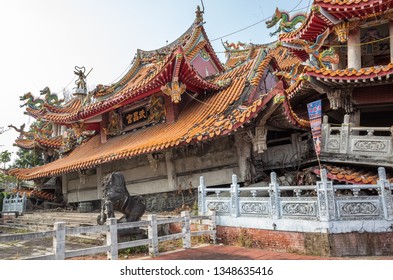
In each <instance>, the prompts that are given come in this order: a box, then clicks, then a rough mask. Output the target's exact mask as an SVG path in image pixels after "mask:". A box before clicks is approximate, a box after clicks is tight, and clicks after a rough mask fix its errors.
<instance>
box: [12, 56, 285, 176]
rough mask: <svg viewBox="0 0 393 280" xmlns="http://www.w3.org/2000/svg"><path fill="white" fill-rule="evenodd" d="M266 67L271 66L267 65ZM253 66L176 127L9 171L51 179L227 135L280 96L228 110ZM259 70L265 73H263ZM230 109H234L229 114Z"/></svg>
mask: <svg viewBox="0 0 393 280" xmlns="http://www.w3.org/2000/svg"><path fill="white" fill-rule="evenodd" d="M270 59H271V58H270V57H269V58H267V59H265V60H268V61H270ZM263 64H264V65H265V66H266V65H268V63H265V61H264V62H263ZM253 65H254V61H253V60H250V61H248V62H246V63H244V64H242V65H241V66H238V67H236V68H235V69H233V70H231V71H228V72H226V73H224V74H222V75H219V76H218V77H217V78H215V80H214V81H213V82H218V81H219V80H226V79H228V78H230V79H231V81H232V82H231V83H230V85H229V86H227V87H226V88H224V89H222V90H221V91H219V92H216V93H211V94H207V95H205V96H201V97H200V99H197V100H194V101H193V102H191V103H189V105H188V107H187V108H186V109H184V110H183V111H182V112H181V113H180V115H179V117H178V120H177V122H175V123H163V124H158V125H155V126H151V127H148V128H145V129H141V130H137V131H134V132H130V133H127V134H124V135H121V136H117V137H114V138H110V139H108V141H107V142H106V143H101V142H100V136H99V135H97V136H95V137H93V138H92V139H90V140H89V141H87V142H86V143H84V144H82V145H81V146H79V147H77V148H76V149H74V150H73V151H72V152H71V153H70V154H69V155H68V156H66V157H64V158H61V159H59V160H56V161H54V162H51V163H49V164H47V165H44V166H40V167H35V168H31V169H14V170H11V171H10V174H12V175H15V176H17V177H18V178H20V179H24V180H30V179H35V178H41V177H51V176H56V175H59V174H63V173H67V172H71V171H76V170H78V169H86V168H91V167H94V166H96V165H99V164H103V163H106V162H110V161H113V160H119V159H126V158H130V157H132V156H135V155H139V154H143V153H150V152H154V151H158V150H162V149H165V148H168V147H173V146H177V145H181V144H185V143H189V142H191V141H198V140H203V139H207V138H211V137H216V136H218V135H223V134H227V133H229V132H230V131H232V130H234V129H237V128H238V127H240V126H241V125H242V124H243V123H244V122H247V121H248V120H249V119H251V118H254V117H255V116H256V115H257V114H258V113H259V112H260V111H261V110H262V109H263V108H265V107H266V106H265V105H266V104H267V102H270V101H271V100H273V97H274V96H275V95H277V91H276V90H272V91H271V92H270V93H269V94H267V95H265V96H263V97H261V98H259V99H257V100H255V101H253V102H252V103H251V104H249V105H246V106H245V105H241V104H240V105H241V106H240V107H237V106H235V107H233V106H232V107H230V106H229V105H231V104H234V102H235V101H237V100H238V99H239V98H240V97H241V95H242V93H243V91H244V88H245V85H246V80H247V77H248V76H249V73H250V72H252V71H253ZM259 70H261V71H262V69H259ZM228 108H232V109H231V110H228Z"/></svg>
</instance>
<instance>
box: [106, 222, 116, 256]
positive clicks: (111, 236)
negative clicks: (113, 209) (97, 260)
mask: <svg viewBox="0 0 393 280" xmlns="http://www.w3.org/2000/svg"><path fill="white" fill-rule="evenodd" d="M106 224H107V225H108V226H109V230H108V232H107V233H106V245H109V246H110V247H111V248H110V251H107V253H106V255H107V259H108V260H117V259H118V258H119V246H118V244H117V221H116V219H115V218H109V219H108V220H107V222H106Z"/></svg>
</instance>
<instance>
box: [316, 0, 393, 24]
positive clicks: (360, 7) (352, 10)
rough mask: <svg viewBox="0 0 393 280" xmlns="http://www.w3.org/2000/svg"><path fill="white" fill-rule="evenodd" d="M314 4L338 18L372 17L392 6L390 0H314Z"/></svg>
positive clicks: (392, 3)
mask: <svg viewBox="0 0 393 280" xmlns="http://www.w3.org/2000/svg"><path fill="white" fill-rule="evenodd" d="M314 5H318V6H319V7H321V8H323V9H325V10H326V11H327V12H328V13H329V14H331V15H332V16H334V17H335V18H336V19H338V20H344V19H347V20H350V19H352V18H368V17H373V16H375V15H378V14H381V13H384V12H386V11H387V10H389V9H392V8H393V2H392V1H391V0H341V1H336V0H314Z"/></svg>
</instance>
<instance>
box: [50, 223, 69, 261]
mask: <svg viewBox="0 0 393 280" xmlns="http://www.w3.org/2000/svg"><path fill="white" fill-rule="evenodd" d="M54 230H55V236H54V237H53V250H54V254H55V260H64V259H65V230H66V227H65V223H64V222H56V223H55V226H54Z"/></svg>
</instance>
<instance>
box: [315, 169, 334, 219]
mask: <svg viewBox="0 0 393 280" xmlns="http://www.w3.org/2000/svg"><path fill="white" fill-rule="evenodd" d="M317 195H318V208H319V220H320V221H321V222H328V221H331V220H334V219H335V201H334V190H333V182H331V181H328V180H327V173H326V169H322V170H321V181H318V182H317Z"/></svg>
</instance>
